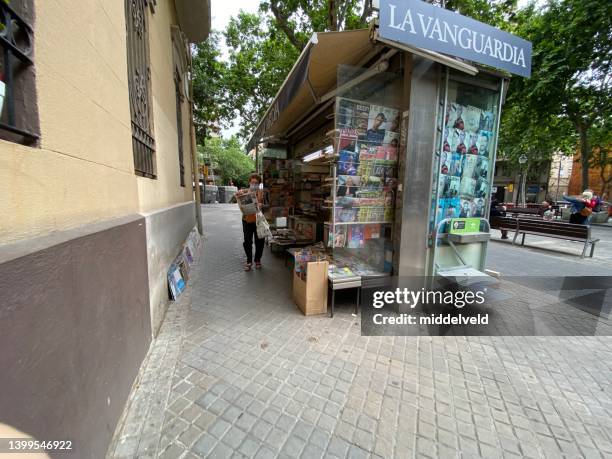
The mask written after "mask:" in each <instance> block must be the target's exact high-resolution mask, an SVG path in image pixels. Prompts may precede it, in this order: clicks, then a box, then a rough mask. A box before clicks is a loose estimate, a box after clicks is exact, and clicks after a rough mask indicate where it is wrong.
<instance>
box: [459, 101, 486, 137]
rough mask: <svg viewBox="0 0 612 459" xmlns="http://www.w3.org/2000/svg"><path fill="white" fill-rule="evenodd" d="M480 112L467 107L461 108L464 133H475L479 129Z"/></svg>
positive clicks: (474, 108)
mask: <svg viewBox="0 0 612 459" xmlns="http://www.w3.org/2000/svg"><path fill="white" fill-rule="evenodd" d="M481 113H482V110H480V109H479V108H476V107H473V106H471V105H468V106H467V107H464V108H463V122H464V126H465V127H464V129H465V131H466V132H470V133H472V132H473V133H476V132H478V128H479V127H480V115H481Z"/></svg>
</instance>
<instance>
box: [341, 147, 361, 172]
mask: <svg viewBox="0 0 612 459" xmlns="http://www.w3.org/2000/svg"><path fill="white" fill-rule="evenodd" d="M358 155H359V153H356V152H354V151H348V150H342V151H341V152H340V155H339V158H338V173H339V174H341V175H357V167H358V166H359V157H358Z"/></svg>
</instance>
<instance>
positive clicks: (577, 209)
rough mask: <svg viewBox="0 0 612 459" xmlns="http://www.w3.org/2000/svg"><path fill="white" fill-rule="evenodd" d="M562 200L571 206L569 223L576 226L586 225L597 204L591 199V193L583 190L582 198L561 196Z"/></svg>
mask: <svg viewBox="0 0 612 459" xmlns="http://www.w3.org/2000/svg"><path fill="white" fill-rule="evenodd" d="M563 200H564V201H567V202H569V203H570V204H571V205H572V214H571V215H570V223H574V224H577V225H588V224H589V221H590V217H591V214H592V213H593V208H594V207H595V205H596V204H597V201H596V200H595V199H593V192H592V191H591V190H584V191H583V192H582V197H580V198H578V197H573V196H567V195H566V194H565V193H564V194H563Z"/></svg>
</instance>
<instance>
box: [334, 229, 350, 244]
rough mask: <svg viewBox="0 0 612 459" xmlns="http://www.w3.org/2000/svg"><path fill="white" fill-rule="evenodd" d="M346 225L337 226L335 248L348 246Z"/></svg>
mask: <svg viewBox="0 0 612 459" xmlns="http://www.w3.org/2000/svg"><path fill="white" fill-rule="evenodd" d="M346 233H347V227H346V225H335V234H334V247H345V246H346Z"/></svg>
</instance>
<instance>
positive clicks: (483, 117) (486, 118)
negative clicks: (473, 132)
mask: <svg viewBox="0 0 612 459" xmlns="http://www.w3.org/2000/svg"><path fill="white" fill-rule="evenodd" d="M494 121H495V115H494V114H493V112H490V111H484V110H483V111H482V112H480V122H479V123H478V130H479V131H492V130H493V122H494Z"/></svg>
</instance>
